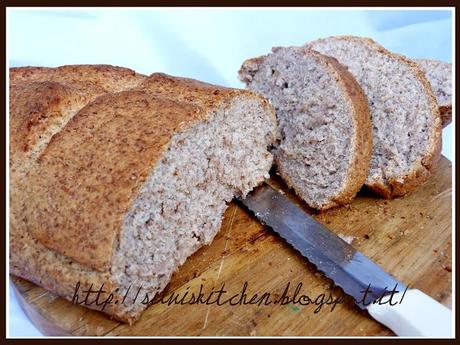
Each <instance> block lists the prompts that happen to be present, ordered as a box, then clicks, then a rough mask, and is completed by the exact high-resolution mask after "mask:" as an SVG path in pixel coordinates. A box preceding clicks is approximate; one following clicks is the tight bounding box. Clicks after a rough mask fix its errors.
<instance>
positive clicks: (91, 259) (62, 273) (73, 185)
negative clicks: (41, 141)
mask: <svg viewBox="0 0 460 345" xmlns="http://www.w3.org/2000/svg"><path fill="white" fill-rule="evenodd" d="M85 68H86V67H85ZM60 69H62V68H60ZM90 69H91V68H90ZM93 69H96V70H97V67H95V68H93ZM104 69H105V68H104ZM22 72H23V73H22ZM22 72H21V71H20V70H15V71H13V74H15V77H13V78H15V81H13V82H12V83H11V84H10V85H11V87H12V88H14V87H16V86H14V85H19V84H21V83H22V84H27V83H30V84H32V83H39V84H40V83H48V82H47V81H43V80H42V79H40V78H46V77H42V76H40V78H38V77H37V75H36V73H35V72H37V71H36V70H35V69H32V72H34V73H32V72H30V71H29V69H27V71H22ZM45 72H47V69H41V68H38V72H37V73H39V74H40V75H42V74H43V73H45ZM30 73H32V75H33V80H34V81H26V80H23V79H25V78H26V77H28V78H30ZM18 76H19V77H18ZM67 77H69V76H67ZM67 77H66V78H67ZM141 79H142V82H143V81H145V83H143V84H142V85H137V86H136V87H135V88H131V89H129V90H128V91H121V92H117V93H112V92H109V93H106V94H103V95H100V96H98V97H96V98H95V99H92V100H90V101H88V102H87V104H86V103H85V106H84V107H82V109H80V110H79V111H77V113H76V114H75V115H74V116H72V117H71V119H70V120H69V121H68V122H66V124H65V126H63V127H62V128H60V129H59V131H57V133H54V134H53V135H52V136H51V138H50V139H49V141H48V142H47V143H46V145H45V148H44V149H43V151H42V152H41V153H40V154H39V155H38V156H37V159H36V161H33V164H30V166H28V167H27V169H28V171H27V174H26V175H24V176H21V178H14V176H16V175H17V174H16V173H13V175H14V176H12V177H11V179H10V273H11V274H15V275H18V276H20V277H22V278H24V279H27V280H31V281H33V282H35V283H36V284H38V285H40V286H43V287H44V288H46V289H48V290H50V291H52V292H54V293H56V294H58V295H60V296H62V297H65V298H67V299H69V300H71V299H72V296H73V293H74V289H75V286H76V284H77V282H80V283H81V285H82V287H86V288H87V287H89V286H90V285H91V284H94V285H95V286H96V285H98V284H99V286H100V285H102V284H105V288H106V290H107V291H109V292H111V291H110V290H113V288H114V282H113V279H112V277H111V271H110V267H111V265H110V264H111V259H112V252H113V246H114V243H116V238H117V236H118V234H119V231H120V229H121V219H122V218H123V216H124V215H125V214H126V212H127V210H128V209H129V208H130V206H131V203H132V201H133V200H134V199H135V196H136V195H137V194H136V193H137V191H138V190H139V189H140V188H141V186H142V184H143V181H145V179H146V177H147V175H148V174H149V173H150V172H151V170H152V169H153V168H154V166H155V165H156V163H157V161H158V160H159V159H160V158H161V157H162V154H163V152H164V151H165V149H166V147H167V146H168V144H169V141H170V139H171V138H172V136H173V135H174V134H176V133H178V132H180V131H184V130H186V129H188V128H190V127H191V126H193V124H194V123H197V122H199V121H206V119H208V118H209V116H210V114H211V113H212V112H213V110H214V109H215V107H218V106H220V105H226V104H227V103H229V102H230V101H232V100H233V99H234V97H238V96H241V97H246V98H252V99H254V98H255V99H257V100H258V101H259V102H260V104H261V105H263V107H264V108H265V109H266V111H267V112H269V114H271V117H272V121H273V128H276V119H275V114H274V111H273V110H272V108H271V107H270V106H269V104H268V102H267V101H266V100H265V99H262V98H261V97H260V96H258V95H256V94H254V93H252V92H249V91H246V90H234V89H227V88H223V87H218V86H214V85H211V84H205V83H201V82H198V81H194V80H191V79H183V78H175V77H171V76H167V75H164V74H153V75H152V76H151V77H150V78H147V79H146V78H141ZM37 80H38V81H37ZM82 84H85V81H82ZM57 85H59V86H56V88H57V90H61V89H62V90H67V88H66V86H63V85H62V84H59V83H57ZM21 87H22V86H21ZM18 90H20V88H18ZM49 92H50V94H52V95H54V93H53V92H52V91H49ZM20 94H21V93H20V92H19V95H20ZM59 95H60V94H59ZM24 97H28V96H27V94H24ZM58 98H59V97H58ZM168 98H170V99H168ZM59 99H60V98H59ZM171 99H173V100H171ZM18 100H19V99H18ZM51 103H52V105H53V106H54V103H53V102H51ZM21 104H22V103H18V104H17V108H18V109H19V110H21V111H22V110H23V106H22V105H21ZM58 104H60V103H58ZM63 104H67V103H65V102H63ZM63 108H65V106H63ZM40 109H41V108H40ZM44 109H48V108H47V107H45V108H44ZM37 113H38V115H37V116H38V117H40V114H42V112H41V111H38V110H37ZM10 116H13V114H10ZM24 117H25V118H27V116H24ZM29 120H30V119H28V118H27V121H29ZM45 129H46V126H42V127H37V128H36V131H34V133H33V135H34V136H39V135H40V133H42V131H43V130H45ZM11 133H12V136H13V135H14V136H19V137H21V138H19V139H21V140H22V139H23V138H22V136H25V132H20V131H13V132H11ZM120 133H125V135H121V136H120ZM278 135H279V133H278V132H277V131H276V130H275V129H274V131H273V133H272V138H273V139H274V138H276V137H277V136H278ZM18 147H19V146H12V150H13V151H15V150H16V149H17V148H18ZM27 149H28V150H30V149H31V146H29V147H28V148H27ZM26 152H28V151H26ZM13 181H15V182H13ZM22 185H27V186H29V188H28V190H27V191H26V190H24V189H23V188H21V186H22ZM109 191H110V192H109ZM63 229H65V231H63ZM168 279H169V277H166V276H165V277H164V278H162V280H161V281H159V284H160V285H161V286H164V285H165V284H166V283H167V280H168ZM101 297H102V298H104V297H107V294H106V295H102V296H101ZM115 297H118V298H119V299H121V298H122V297H123V296H119V295H117V294H116V293H115ZM87 307H89V308H91V309H96V310H100V309H101V307H100V306H96V305H89V306H87ZM142 309H143V308H142ZM103 311H104V312H105V313H107V314H109V315H111V316H113V317H115V318H116V319H118V320H121V321H124V322H129V323H132V322H133V321H134V320H136V319H137V318H138V317H139V315H140V311H141V310H139V309H126V308H124V307H123V306H122V305H121V304H119V305H115V304H112V305H109V306H107V307H106V308H105V309H104V310H103Z"/></svg>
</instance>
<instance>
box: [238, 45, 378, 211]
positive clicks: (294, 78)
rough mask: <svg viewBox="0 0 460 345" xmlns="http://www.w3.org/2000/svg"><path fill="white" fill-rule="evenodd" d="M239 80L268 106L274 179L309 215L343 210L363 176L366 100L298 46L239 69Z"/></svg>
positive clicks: (324, 61) (367, 151) (343, 73)
mask: <svg viewBox="0 0 460 345" xmlns="http://www.w3.org/2000/svg"><path fill="white" fill-rule="evenodd" d="M239 77H240V80H242V81H243V82H245V83H246V85H247V86H248V88H249V89H251V90H253V91H256V92H258V93H260V94H261V95H263V96H264V97H266V98H267V99H268V100H269V101H270V102H271V104H272V105H273V106H274V108H275V111H276V115H277V118H278V121H279V124H280V130H281V135H282V140H281V144H280V146H279V147H278V148H277V150H276V151H275V152H276V153H275V161H276V166H277V170H278V172H279V174H280V175H281V177H282V178H283V179H284V181H286V183H287V184H288V185H289V186H290V187H291V188H293V189H294V190H295V191H296V193H297V194H298V195H299V196H300V197H301V198H302V199H303V200H305V202H306V203H307V204H308V205H309V206H311V207H314V208H317V209H327V208H330V207H333V206H338V205H343V204H346V203H348V202H350V201H351V199H352V198H353V197H354V196H355V195H356V193H357V192H358V191H359V190H360V188H361V187H362V185H363V184H364V181H365V179H366V177H367V175H368V172H369V164H370V158H371V152H372V130H371V122H370V114H369V108H368V105H367V99H366V97H365V96H364V94H363V92H362V90H361V87H360V86H359V85H358V83H357V82H356V81H355V79H354V77H353V76H352V75H351V74H350V73H349V72H348V71H347V70H346V68H344V67H343V66H342V65H340V64H339V63H338V62H337V60H335V59H334V58H330V57H327V56H324V55H322V54H320V53H317V52H315V51H312V50H309V49H306V48H302V47H287V48H274V49H273V50H272V53H271V54H269V55H266V56H261V57H257V58H253V59H250V60H247V61H245V62H244V63H243V65H242V67H241V69H240V72H239Z"/></svg>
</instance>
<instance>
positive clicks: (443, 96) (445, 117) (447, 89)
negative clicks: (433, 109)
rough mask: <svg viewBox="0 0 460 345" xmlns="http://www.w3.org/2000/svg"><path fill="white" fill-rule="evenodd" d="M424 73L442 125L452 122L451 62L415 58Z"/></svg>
mask: <svg viewBox="0 0 460 345" xmlns="http://www.w3.org/2000/svg"><path fill="white" fill-rule="evenodd" d="M415 62H416V63H418V65H419V66H420V67H421V68H422V70H423V71H424V72H425V73H426V77H427V78H428V81H429V82H430V84H431V88H432V89H433V92H434V94H435V96H436V100H437V101H438V105H439V112H440V113H441V121H442V126H443V127H446V126H447V125H448V124H449V123H451V122H452V64H450V63H448V62H444V61H438V60H426V59H419V60H415Z"/></svg>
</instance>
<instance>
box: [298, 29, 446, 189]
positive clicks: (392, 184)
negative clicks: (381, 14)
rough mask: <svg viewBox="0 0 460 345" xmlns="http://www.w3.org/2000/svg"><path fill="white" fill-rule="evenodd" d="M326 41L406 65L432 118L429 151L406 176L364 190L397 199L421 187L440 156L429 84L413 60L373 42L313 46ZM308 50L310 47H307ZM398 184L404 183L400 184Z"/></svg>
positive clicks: (348, 38) (437, 122)
mask: <svg viewBox="0 0 460 345" xmlns="http://www.w3.org/2000/svg"><path fill="white" fill-rule="evenodd" d="M329 39H343V40H346V41H355V42H359V43H361V44H367V45H369V46H371V47H373V48H374V49H375V50H376V51H377V52H379V53H382V54H385V55H387V56H389V57H390V58H393V59H397V60H399V61H401V62H402V63H405V64H407V65H408V66H409V67H410V69H411V70H412V71H413V72H414V75H415V76H416V77H417V79H418V80H419V81H420V82H421V84H422V86H423V88H424V91H425V94H426V95H427V98H428V103H429V105H430V108H431V115H432V117H433V130H434V135H433V140H432V142H431V143H430V147H429V149H428V151H427V152H426V154H425V155H424V157H422V159H421V162H420V164H417V165H416V166H414V168H413V169H412V171H411V172H410V173H409V174H407V175H405V176H398V177H396V178H392V179H388V180H387V181H386V183H385V184H382V183H380V182H374V183H366V185H367V187H369V188H370V189H371V190H373V191H374V192H375V193H377V194H379V195H381V196H382V197H384V198H393V197H397V196H402V195H404V194H407V193H409V192H410V191H412V190H414V189H415V188H416V187H417V186H419V185H420V184H422V183H424V182H426V181H427V180H428V178H429V177H430V176H431V175H432V171H433V169H434V168H435V166H436V163H437V161H438V159H439V157H440V154H441V131H442V127H441V115H440V112H439V108H438V105H437V102H436V97H435V95H434V94H433V91H432V89H431V86H430V83H429V82H428V80H427V78H426V76H425V73H424V72H423V71H422V70H421V69H420V67H419V66H418V65H417V64H416V63H415V62H413V61H412V60H410V59H408V58H406V57H405V56H402V55H399V54H395V53H392V52H390V51H388V50H386V49H385V48H384V47H383V46H381V45H380V44H378V43H377V42H375V41H374V40H372V39H370V38H366V37H356V36H333V37H329V38H324V39H319V40H317V41H315V42H321V41H327V40H329ZM306 46H307V47H311V43H309V44H307V45H306ZM401 180H402V181H403V182H401Z"/></svg>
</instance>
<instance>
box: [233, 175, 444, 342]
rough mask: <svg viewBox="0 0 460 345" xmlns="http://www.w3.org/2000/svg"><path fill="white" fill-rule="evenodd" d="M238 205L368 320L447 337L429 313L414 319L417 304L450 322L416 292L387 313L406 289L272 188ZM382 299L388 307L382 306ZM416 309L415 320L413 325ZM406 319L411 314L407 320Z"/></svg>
mask: <svg viewBox="0 0 460 345" xmlns="http://www.w3.org/2000/svg"><path fill="white" fill-rule="evenodd" d="M239 201H240V202H241V203H242V204H243V205H244V206H245V207H246V208H248V209H249V210H250V211H252V212H253V213H254V215H255V216H256V218H257V219H259V220H260V221H261V222H262V223H263V224H265V225H267V226H269V227H270V228H272V229H273V230H274V231H275V232H276V233H277V234H278V235H279V236H280V237H281V238H283V239H284V240H286V241H287V242H288V243H289V244H290V245H291V246H292V247H293V248H295V249H296V250H297V251H299V252H300V253H301V254H302V255H303V256H304V257H305V258H306V259H307V260H308V261H309V262H310V263H312V264H313V265H315V266H316V268H317V269H318V270H319V271H321V272H323V273H324V274H325V275H326V276H327V277H328V278H330V279H332V280H333V281H334V283H335V285H337V286H339V287H340V288H342V290H343V291H344V292H345V293H346V294H347V295H349V296H351V297H353V299H354V300H355V303H356V305H357V306H358V307H359V308H361V309H366V310H368V311H369V313H370V314H371V316H373V317H374V318H375V319H377V320H378V321H379V322H381V323H383V324H385V325H386V326H388V327H389V328H391V329H392V330H393V331H395V333H396V334H398V335H427V334H428V335H429V336H433V334H435V335H440V336H446V334H447V336H450V335H451V328H450V327H446V326H445V325H444V326H438V325H433V322H434V323H435V324H436V321H434V320H432V319H433V315H429V314H427V315H426V317H425V318H423V317H418V316H417V315H418V314H420V313H419V311H418V309H420V308H421V307H420V306H417V304H420V303H421V304H422V307H424V308H425V309H426V308H428V310H431V312H434V313H435V314H438V317H439V318H440V319H438V321H440V320H441V319H442V323H444V324H445V323H447V322H448V321H449V320H451V313H450V310H449V309H447V308H446V307H444V306H443V305H441V304H440V303H438V302H437V301H435V300H433V299H432V298H431V297H429V296H427V295H425V294H423V293H422V292H421V291H419V290H415V289H412V290H409V292H410V293H409V294H408V297H407V298H406V299H409V300H410V303H406V305H405V306H404V307H401V306H399V307H393V308H391V309H388V306H389V303H388V297H391V295H394V296H399V298H400V301H402V300H403V298H404V297H405V295H406V291H407V290H408V289H407V287H406V286H405V285H404V284H403V283H402V282H400V281H398V280H397V279H396V278H394V277H393V276H392V275H391V274H389V273H387V272H386V271H384V270H383V269H382V268H381V267H380V266H378V265H377V264H376V263H374V262H373V261H372V260H371V259H369V258H368V257H366V256H365V255H363V254H361V253H360V252H359V251H357V250H356V249H355V248H353V246H351V245H350V244H348V243H347V242H345V241H344V240H343V239H341V238H340V237H339V236H337V235H336V234H335V233H333V232H332V231H331V230H329V229H328V228H327V227H325V226H324V225H322V224H321V223H319V222H318V221H316V220H315V219H313V218H312V217H311V216H310V215H309V214H307V213H306V212H305V211H304V210H303V209H302V208H301V207H299V206H297V205H296V204H295V203H293V202H292V201H291V200H289V198H287V197H286V196H285V195H283V194H281V193H279V192H278V191H276V190H275V189H273V188H272V187H271V186H270V185H268V184H266V183H265V184H263V185H262V186H259V187H257V188H256V189H254V190H253V191H252V192H251V193H250V194H249V195H247V196H246V198H245V199H239ZM364 294H365V295H366V296H364ZM420 294H421V295H423V296H421V295H420ZM409 295H410V296H409ZM385 300H386V302H387V303H383V304H381V302H382V301H385ZM401 305H402V303H401ZM407 308H409V311H407V310H406V309H407ZM414 308H415V309H414ZM414 310H415V311H416V313H415V315H416V316H417V317H416V318H418V320H414ZM383 311H385V312H383ZM425 312H426V310H425ZM408 315H412V316H411V319H409V317H408ZM406 316H407V317H406ZM405 317H406V318H405ZM406 319H407V320H406ZM422 319H423V320H422ZM395 320H396V321H395ZM404 321H405V322H404Z"/></svg>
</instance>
